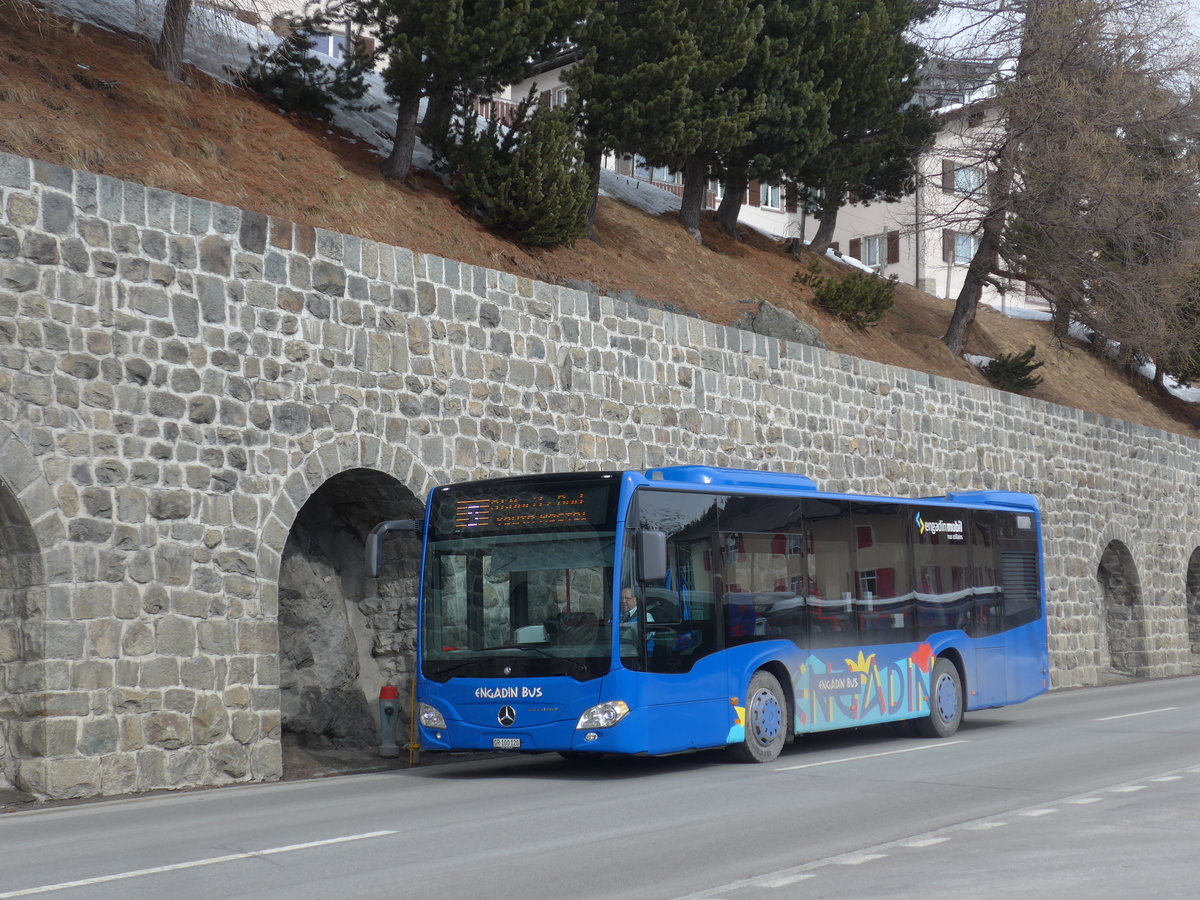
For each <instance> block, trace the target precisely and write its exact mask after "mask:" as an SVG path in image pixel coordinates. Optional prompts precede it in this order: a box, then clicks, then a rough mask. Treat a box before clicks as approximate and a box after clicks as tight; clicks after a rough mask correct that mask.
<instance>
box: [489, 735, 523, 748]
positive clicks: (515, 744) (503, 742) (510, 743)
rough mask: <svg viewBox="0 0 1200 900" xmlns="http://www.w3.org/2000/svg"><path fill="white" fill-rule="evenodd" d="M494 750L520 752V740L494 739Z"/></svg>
mask: <svg viewBox="0 0 1200 900" xmlns="http://www.w3.org/2000/svg"><path fill="white" fill-rule="evenodd" d="M492 749H493V750H520V749H521V739H520V738H492Z"/></svg>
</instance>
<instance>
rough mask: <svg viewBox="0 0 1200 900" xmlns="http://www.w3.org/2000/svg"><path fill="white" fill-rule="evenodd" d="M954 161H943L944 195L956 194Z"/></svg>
mask: <svg viewBox="0 0 1200 900" xmlns="http://www.w3.org/2000/svg"><path fill="white" fill-rule="evenodd" d="M954 168H955V167H954V161H953V160H950V159H943V160H942V193H944V194H953V193H954Z"/></svg>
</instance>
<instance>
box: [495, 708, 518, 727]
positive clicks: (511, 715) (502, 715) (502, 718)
mask: <svg viewBox="0 0 1200 900" xmlns="http://www.w3.org/2000/svg"><path fill="white" fill-rule="evenodd" d="M496 718H497V720H499V722H500V724H501V725H503V726H504V727H505V728H507V727H508V726H509V725H511V724H512V723H513V722H515V721H517V711H516V710H515V709H513V708H512V707H511V706H502V707H500V712H499V714H498V715H497V716H496Z"/></svg>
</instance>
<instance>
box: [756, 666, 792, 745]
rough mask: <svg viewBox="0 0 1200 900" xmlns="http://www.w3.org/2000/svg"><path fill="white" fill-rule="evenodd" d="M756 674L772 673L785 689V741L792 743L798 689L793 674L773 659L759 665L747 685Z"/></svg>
mask: <svg viewBox="0 0 1200 900" xmlns="http://www.w3.org/2000/svg"><path fill="white" fill-rule="evenodd" d="M755 672H770V673H771V674H772V675H774V676H775V680H776V681H778V682H779V686H780V687H781V688H782V689H783V696H784V699H785V700H787V715H786V716H785V717H784V718H785V721H786V723H787V724H786V729H785V732H784V733H785V735H786V736H785V738H784V740H785V742H786V743H789V744H790V743H792V742H793V741H794V740H795V739H796V688H795V685H793V684H792V673H791V672H790V671H788V667H787V665H786V664H785V663H784V662H783V661H782V660H778V659H771V660H767V661H766V662H764V663H761V664H760V665H758V666H757V667H756V668H755V669H754V670H753V671H752V672H751V673H750V676H749V678H747V679H746V684H749V683H750V679H751V678H753V677H754V673H755Z"/></svg>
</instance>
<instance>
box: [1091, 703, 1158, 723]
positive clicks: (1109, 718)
mask: <svg viewBox="0 0 1200 900" xmlns="http://www.w3.org/2000/svg"><path fill="white" fill-rule="evenodd" d="M1175 709H1179V707H1178V706H1164V707H1163V708H1162V709H1144V710H1142V711H1141V712H1135V713H1125V714H1124V715H1123V716H1105V717H1104V718H1102V719H1093V720H1092V721H1093V722H1115V721H1116V720H1117V719H1132V718H1133V717H1134V716H1149V715H1153V714H1154V713H1160V712H1171V711H1172V710H1175Z"/></svg>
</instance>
